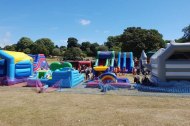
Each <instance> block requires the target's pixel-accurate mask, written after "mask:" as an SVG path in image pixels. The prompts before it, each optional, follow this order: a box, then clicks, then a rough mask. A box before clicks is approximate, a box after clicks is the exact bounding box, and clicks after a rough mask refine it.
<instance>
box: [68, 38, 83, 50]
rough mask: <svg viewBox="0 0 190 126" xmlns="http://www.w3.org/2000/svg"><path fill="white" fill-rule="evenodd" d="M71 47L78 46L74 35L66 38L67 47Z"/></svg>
mask: <svg viewBox="0 0 190 126" xmlns="http://www.w3.org/2000/svg"><path fill="white" fill-rule="evenodd" d="M72 47H80V44H78V40H77V39H76V38H74V37H70V38H68V40H67V48H72Z"/></svg>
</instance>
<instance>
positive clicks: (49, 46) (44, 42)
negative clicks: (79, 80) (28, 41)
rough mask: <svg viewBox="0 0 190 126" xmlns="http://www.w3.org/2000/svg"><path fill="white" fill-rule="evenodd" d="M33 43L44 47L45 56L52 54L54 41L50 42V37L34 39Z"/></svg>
mask: <svg viewBox="0 0 190 126" xmlns="http://www.w3.org/2000/svg"><path fill="white" fill-rule="evenodd" d="M35 43H36V44H37V45H38V46H42V47H43V48H44V49H43V50H44V51H45V53H46V56H48V55H52V51H53V49H54V42H52V41H51V39H49V38H41V39H38V40H36V41H35ZM40 52H41V51H40ZM45 53H44V54H45Z"/></svg>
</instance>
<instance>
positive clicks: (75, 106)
mask: <svg viewBox="0 0 190 126" xmlns="http://www.w3.org/2000/svg"><path fill="white" fill-rule="evenodd" d="M0 101H1V103H0V126H86V125H90V126H126V125H127V126H128V125H129V126H134V125H142V126H152V125H156V126H164V125H166V126H181V125H184V126H187V125H190V120H189V119H190V99H189V98H177V97H141V96H118V95H90V94H65V93H59V92H53V93H43V94H38V93H36V92H35V91H34V90H33V89H31V88H9V87H0Z"/></svg>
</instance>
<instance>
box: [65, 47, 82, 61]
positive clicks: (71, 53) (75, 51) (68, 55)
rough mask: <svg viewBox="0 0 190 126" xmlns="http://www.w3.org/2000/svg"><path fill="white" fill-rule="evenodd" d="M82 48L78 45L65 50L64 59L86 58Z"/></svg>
mask: <svg viewBox="0 0 190 126" xmlns="http://www.w3.org/2000/svg"><path fill="white" fill-rule="evenodd" d="M84 56H85V55H84V54H83V53H82V50H81V49H80V48H78V47H72V48H69V49H67V50H66V51H65V53H64V56H63V59H64V60H81V59H83V58H84Z"/></svg>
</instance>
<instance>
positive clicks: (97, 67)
mask: <svg viewBox="0 0 190 126" xmlns="http://www.w3.org/2000/svg"><path fill="white" fill-rule="evenodd" d="M107 69H108V67H107V66H96V67H94V70H95V71H106V70H107Z"/></svg>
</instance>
